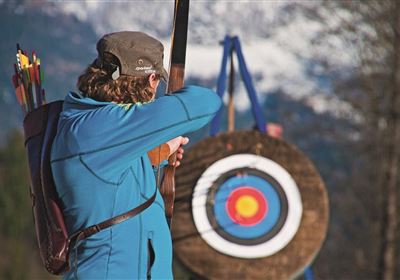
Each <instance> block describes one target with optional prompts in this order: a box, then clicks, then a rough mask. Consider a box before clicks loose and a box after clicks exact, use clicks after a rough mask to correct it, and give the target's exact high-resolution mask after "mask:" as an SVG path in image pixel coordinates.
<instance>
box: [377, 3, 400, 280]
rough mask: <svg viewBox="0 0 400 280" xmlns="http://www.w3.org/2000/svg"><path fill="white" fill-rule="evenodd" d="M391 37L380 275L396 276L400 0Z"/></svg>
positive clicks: (382, 276)
mask: <svg viewBox="0 0 400 280" xmlns="http://www.w3.org/2000/svg"><path fill="white" fill-rule="evenodd" d="M395 5H396V7H395V21H394V26H393V29H394V34H395V36H394V40H393V46H394V48H393V51H394V52H393V58H394V61H393V76H392V79H393V80H392V81H393V82H392V85H393V88H392V91H391V96H390V101H391V102H390V104H389V112H388V113H389V114H388V122H387V123H388V126H387V129H388V133H387V134H386V135H390V136H391V137H389V139H384V141H385V142H386V141H387V142H388V152H389V153H388V154H387V164H388V165H387V168H388V169H387V171H386V172H387V173H386V174H387V179H386V184H387V185H386V191H387V193H386V196H387V199H386V209H385V219H384V224H383V227H384V228H383V246H382V256H381V257H382V269H381V273H382V274H381V279H384V280H392V279H395V273H396V255H397V251H396V249H397V227H398V225H397V221H398V203H397V198H398V194H397V192H398V191H397V188H398V185H399V161H400V122H399V117H400V96H399V95H400V33H399V31H400V13H399V12H400V3H399V2H398V1H396V4H395Z"/></svg>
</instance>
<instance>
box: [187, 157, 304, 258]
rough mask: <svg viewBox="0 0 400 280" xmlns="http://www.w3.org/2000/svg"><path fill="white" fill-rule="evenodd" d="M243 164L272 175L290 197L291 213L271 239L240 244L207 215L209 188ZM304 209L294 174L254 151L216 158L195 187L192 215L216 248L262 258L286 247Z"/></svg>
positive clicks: (207, 240)
mask: <svg viewBox="0 0 400 280" xmlns="http://www.w3.org/2000/svg"><path fill="white" fill-rule="evenodd" d="M244 167H249V168H254V169H257V170H260V171H262V172H265V173H267V174H268V175H270V176H271V177H273V178H274V179H275V180H276V181H277V182H278V183H279V184H280V185H281V187H282V188H283V191H284V192H285V195H286V198H287V200H288V214H287V218H286V221H285V223H284V225H283V226H282V228H281V230H280V231H279V232H278V233H277V234H276V235H275V236H274V237H272V238H271V239H270V240H268V241H266V242H264V243H261V244H258V245H250V246H248V245H240V244H235V243H232V242H230V241H228V240H226V239H224V238H222V237H221V236H220V235H219V234H218V233H217V232H215V230H214V229H213V228H212V226H211V224H210V222H209V220H208V217H207V210H206V200H207V193H208V191H209V188H210V187H211V186H212V184H213V183H214V182H215V180H217V179H218V177H220V176H221V175H222V174H223V173H225V172H228V171H230V170H232V169H236V168H244ZM302 212H303V207H302V203H301V197H300V192H299V189H298V187H297V184H296V182H295V181H294V180H293V178H292V176H290V174H289V173H288V172H287V171H286V170H285V169H284V168H283V167H282V166H280V165H279V164H277V163H276V162H274V161H272V160H270V159H267V158H265V157H261V156H257V155H253V154H237V155H232V156H229V157H226V158H223V159H220V160H218V161H216V162H214V163H213V164H212V165H210V166H209V167H208V168H207V169H206V170H205V171H204V173H203V174H202V175H201V177H200V178H199V180H198V181H197V184H196V186H195V187H194V190H193V198H192V213H193V219H194V223H195V225H196V228H197V230H198V231H199V233H200V235H201V237H202V238H203V239H204V241H206V242H207V244H208V245H210V246H211V247H213V248H214V249H215V250H217V251H219V252H221V253H224V254H226V255H229V256H233V257H238V258H245V259H253V258H262V257H267V256H271V255H273V254H275V253H276V252H278V251H279V250H281V249H283V248H284V247H285V246H286V245H287V244H288V243H289V242H290V241H291V240H292V238H293V237H294V235H295V234H296V232H297V230H298V228H299V226H300V222H301V216H302Z"/></svg>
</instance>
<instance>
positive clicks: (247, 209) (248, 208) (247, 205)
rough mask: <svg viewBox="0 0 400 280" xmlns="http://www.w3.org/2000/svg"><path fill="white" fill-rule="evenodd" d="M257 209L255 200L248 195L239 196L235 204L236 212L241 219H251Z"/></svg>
mask: <svg viewBox="0 0 400 280" xmlns="http://www.w3.org/2000/svg"><path fill="white" fill-rule="evenodd" d="M258 208H259V205H258V202H257V200H256V199H255V198H254V197H253V196H250V195H243V196H241V197H240V198H239V199H238V200H237V201H236V204H235V210H236V212H237V213H238V214H239V215H240V216H242V217H243V218H250V217H253V216H254V215H255V214H256V213H257V211H258Z"/></svg>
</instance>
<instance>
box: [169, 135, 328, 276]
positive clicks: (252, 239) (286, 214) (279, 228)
mask: <svg viewBox="0 0 400 280" xmlns="http://www.w3.org/2000/svg"><path fill="white" fill-rule="evenodd" d="M328 213H329V208H328V197H327V193H326V190H325V186H324V184H323V181H322V179H321V177H320V176H319V174H318V172H317V170H316V169H315V167H314V165H313V164H312V162H311V161H310V160H309V159H308V158H307V157H306V156H305V155H304V154H303V153H301V152H300V151H299V150H298V149H296V148H295V147H293V146H292V145H289V144H288V143H286V142H285V141H283V140H281V139H276V138H272V137H269V136H268V135H266V134H263V133H260V132H258V131H236V132H230V133H222V134H220V135H218V136H216V137H209V138H206V139H204V140H202V141H200V142H198V143H197V144H195V145H194V146H192V147H191V148H190V149H188V150H187V151H186V152H185V157H184V159H183V160H182V164H181V166H180V167H179V168H178V169H177V171H176V199H175V207H174V217H173V221H172V226H171V232H172V237H173V246H174V257H175V258H174V260H175V264H176V265H177V266H175V267H181V268H184V269H185V270H186V272H189V273H190V274H191V275H192V276H193V277H194V278H195V279H197V278H200V279H203V278H206V279H291V278H294V277H295V276H296V275H300V274H301V273H302V271H303V270H304V269H305V268H306V267H307V266H308V265H310V263H311V262H312V261H313V259H314V258H315V256H316V254H317V253H318V251H319V249H320V248H321V245H322V242H323V240H324V239H325V236H326V231H327V224H328Z"/></svg>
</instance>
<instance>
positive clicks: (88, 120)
mask: <svg viewBox="0 0 400 280" xmlns="http://www.w3.org/2000/svg"><path fill="white" fill-rule="evenodd" d="M220 106H221V101H220V99H219V97H218V96H217V95H216V94H215V93H214V92H213V91H211V90H208V89H205V88H201V87H195V86H189V87H185V88H183V89H181V90H179V91H178V92H177V93H175V94H173V95H165V96H163V97H160V98H158V99H156V100H155V101H153V102H150V103H146V104H115V103H110V102H98V101H95V100H93V99H90V98H85V97H83V96H82V95H80V94H78V93H70V94H69V95H67V97H66V98H65V102H64V108H63V111H62V113H61V115H60V121H59V123H58V131H57V135H56V138H55V140H54V143H53V147H52V153H51V166H52V172H53V175H54V179H55V184H56V188H57V192H58V194H59V196H60V198H61V201H62V204H63V208H64V209H63V211H64V215H65V220H66V225H67V229H68V232H69V233H70V234H72V233H74V232H76V231H78V230H80V229H83V228H86V227H88V226H91V225H94V224H97V223H99V222H102V221H104V220H107V219H109V218H112V217H114V216H117V215H119V214H122V213H124V212H126V211H129V210H131V209H132V208H134V207H136V206H138V205H139V204H141V203H143V202H145V201H146V200H147V199H148V198H150V197H151V196H152V195H153V193H154V191H155V190H156V182H155V176H154V172H153V168H152V166H151V164H150V161H149V158H148V156H147V152H148V151H150V150H152V149H153V148H155V147H157V146H158V145H160V144H162V143H165V142H167V141H168V140H170V139H172V138H175V137H177V136H179V135H183V134H186V133H188V132H191V131H194V130H197V129H199V128H201V127H202V126H204V125H206V124H207V123H208V122H210V121H211V119H212V118H213V116H214V115H215V113H216V112H217V111H218V110H219V108H220ZM149 242H151V244H152V247H153V248H154V252H155V260H154V263H153V265H152V267H151V270H150V273H151V277H152V278H153V279H159V278H163V279H165V278H172V277H173V276H172V242H171V235H170V231H169V228H168V225H167V222H166V219H165V214H164V202H163V199H162V197H161V195H160V193H159V192H158V191H157V197H156V200H155V202H154V203H153V204H152V205H151V206H150V207H149V208H147V209H146V210H145V211H143V212H142V213H141V214H140V215H137V216H135V217H133V218H131V219H129V220H127V221H125V222H123V223H120V224H117V225H114V226H112V227H109V228H107V229H105V230H103V231H100V232H98V233H96V234H94V235H92V236H90V237H89V238H87V239H85V240H83V241H81V242H79V243H78V244H77V246H76V250H75V251H72V252H71V264H72V265H73V264H74V263H75V262H76V264H77V265H76V266H75V267H74V266H73V268H72V269H71V271H70V272H68V273H67V274H66V275H64V278H66V279H74V278H79V279H127V278H129V279H144V278H146V275H147V270H148V260H149V256H148V243H149Z"/></svg>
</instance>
